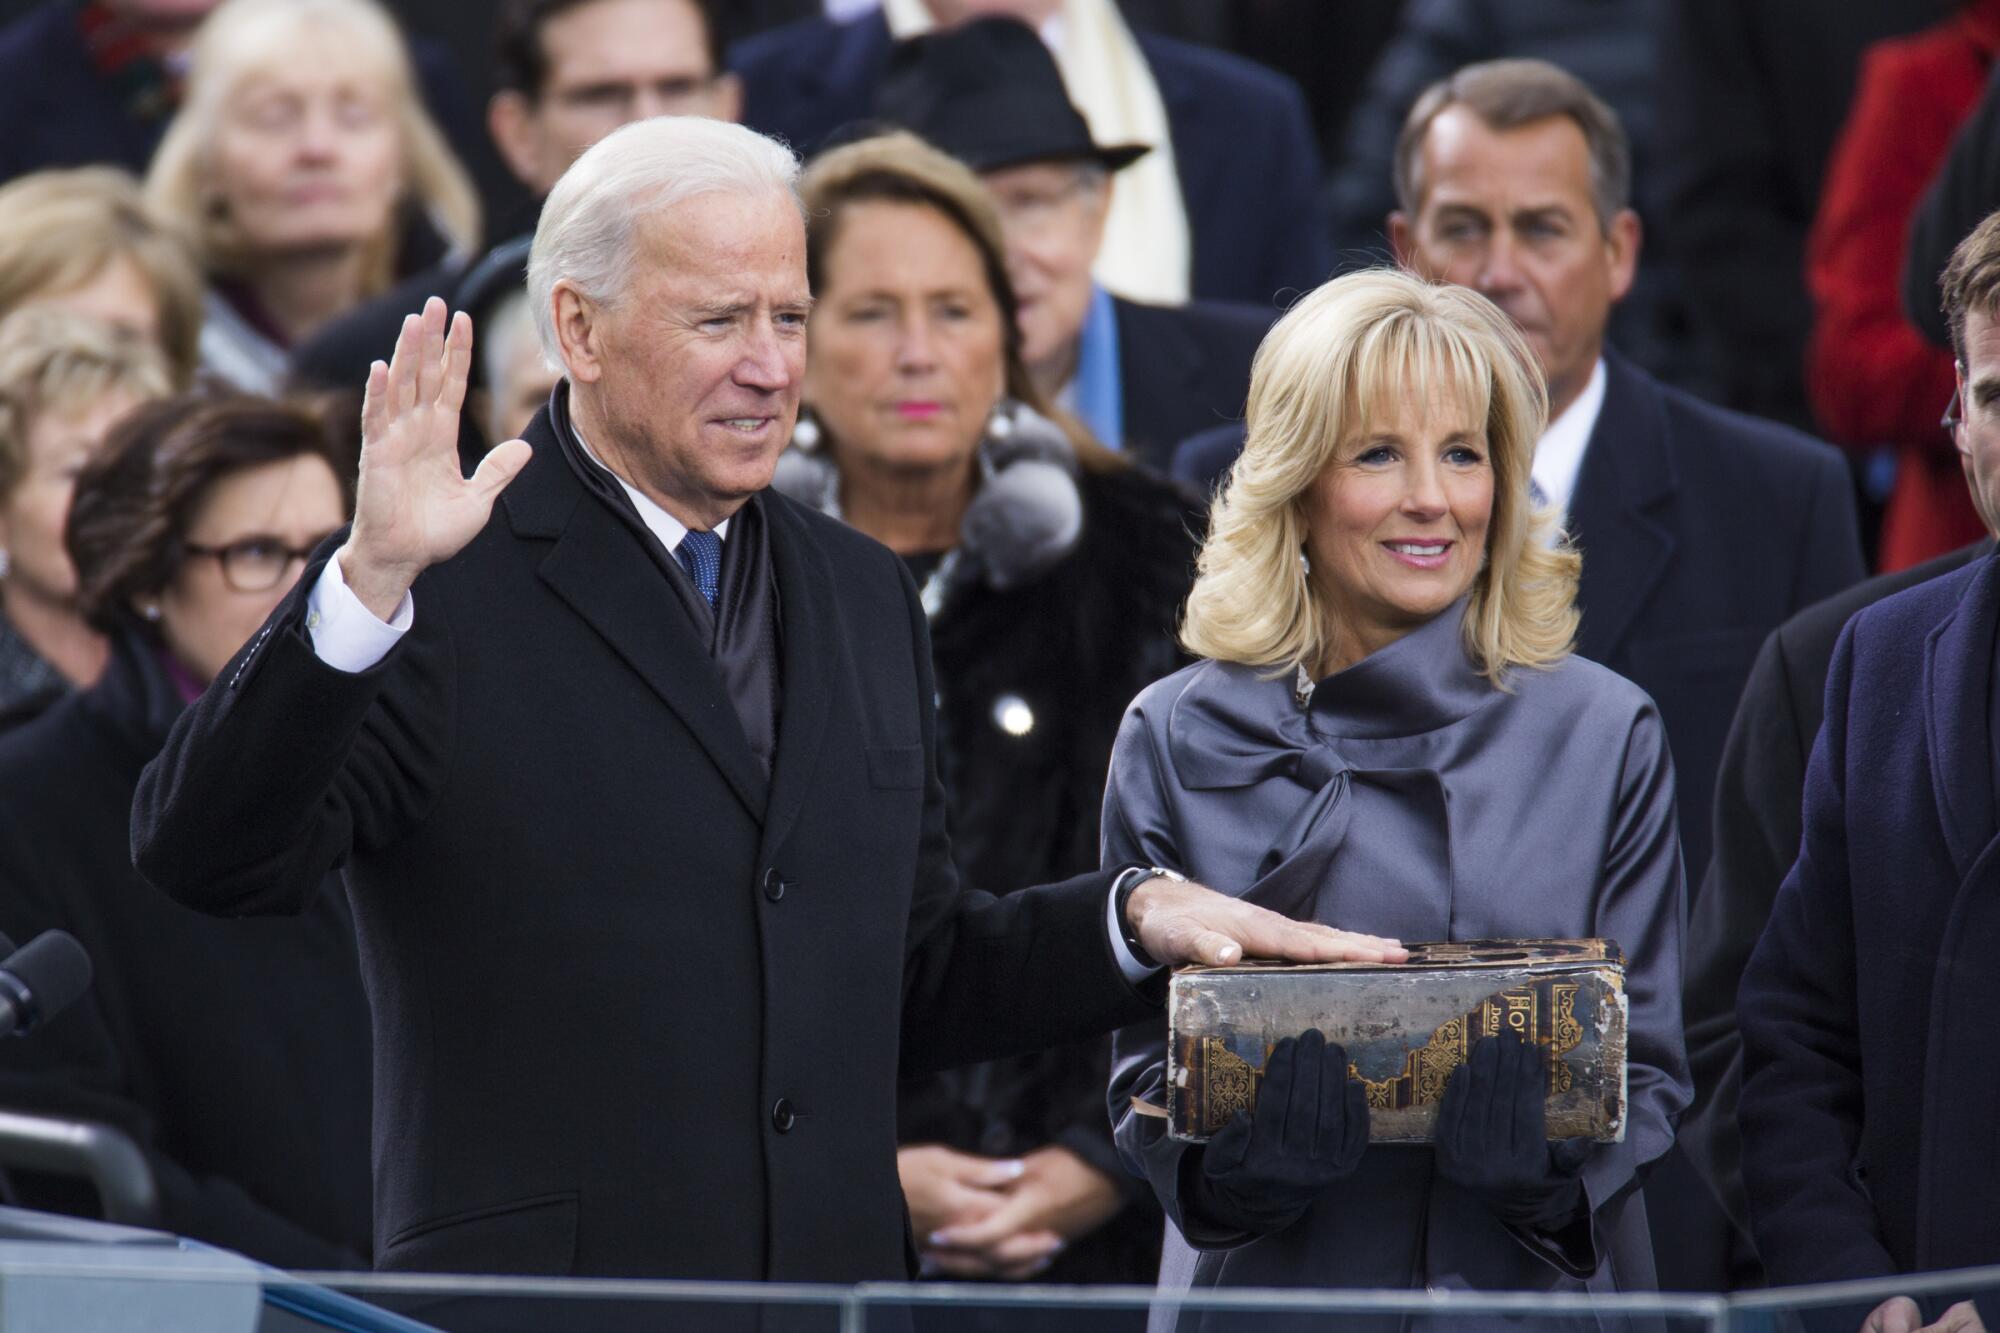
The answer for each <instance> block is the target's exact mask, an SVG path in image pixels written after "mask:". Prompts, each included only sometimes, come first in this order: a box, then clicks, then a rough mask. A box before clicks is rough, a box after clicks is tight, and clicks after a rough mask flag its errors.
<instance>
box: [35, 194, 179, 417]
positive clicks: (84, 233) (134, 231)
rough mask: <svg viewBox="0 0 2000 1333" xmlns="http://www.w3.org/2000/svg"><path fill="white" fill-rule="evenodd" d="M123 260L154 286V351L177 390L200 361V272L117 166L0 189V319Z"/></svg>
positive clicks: (89, 279)
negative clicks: (156, 344) (157, 337)
mask: <svg viewBox="0 0 2000 1333" xmlns="http://www.w3.org/2000/svg"><path fill="white" fill-rule="evenodd" d="M120 259H125V260H129V261H131V263H132V266H133V267H134V268H137V269H138V270H139V272H140V273H141V274H142V275H143V276H144V277H145V279H146V281H147V282H148V283H149V284H150V285H151V286H152V289H153V297H154V300H155V301H156V302H157V303H158V305H159V314H160V348H161V350H162V351H164V352H165V353H166V355H167V362H168V365H169V366H170V367H171V368H172V370H173V377H174V383H175V385H177V386H180V385H185V384H187V383H188V382H189V381H190V380H191V379H192V378H193V377H194V370H195V366H196V365H197V364H198V363H199V361H200V351H199V345H200V342H201V318H202V310H201V274H200V273H199V272H197V271H196V269H195V265H194V260H193V258H192V256H190V255H189V254H188V250H187V247H186V246H185V245H184V244H182V242H181V240H180V238H179V237H177V236H175V235H173V234H172V233H171V232H170V231H168V230H167V228H165V227H163V226H162V225H160V223H159V221H158V220H157V219H155V218H154V217H153V215H152V214H151V213H150V212H149V211H148V210H147V208H146V203H145V200H144V199H143V198H142V197H141V196H140V194H139V182H138V181H137V180H136V179H135V178H134V177H133V176H132V175H131V174H129V173H128V172H125V171H121V170H119V169H118V168H116V167H74V168H70V169H68V170H59V171H37V172H34V173H32V174H31V175H27V176H22V177H20V178H19V179H17V180H13V181H9V182H8V183H7V184H6V185H4V186H0V315H4V314H5V313H6V312H8V311H10V310H12V309H13V308H14V307H15V306H17V305H19V304H20V303H21V302H23V301H26V300H28V299H29V298H31V297H34V296H38V295H40V294H42V293H44V292H48V293H58V294H59V293H62V292H66V291H70V290H72V289H74V288H77V287H81V286H83V285H84V284H85V283H88V282H90V281H91V280H93V279H94V278H96V277H97V276H98V275H99V274H101V273H103V272H104V270H105V268H106V267H107V266H109V265H110V264H112V263H114V262H116V261H117V260H120Z"/></svg>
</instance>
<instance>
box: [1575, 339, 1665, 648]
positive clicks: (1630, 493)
mask: <svg viewBox="0 0 2000 1333" xmlns="http://www.w3.org/2000/svg"><path fill="white" fill-rule="evenodd" d="M1604 373H1605V386H1604V408H1603V410H1602V411H1600V412H1599V413H1598V414H1597V426H1596V429H1594V430H1592V431H1591V433H1590V447H1589V449H1588V450H1587V451H1586V452H1585V454H1584V457H1583V469H1582V471H1581V472H1579V473H1578V474H1577V479H1576V493H1575V495H1573V496H1572V497H1571V499H1570V507H1569V513H1570V529H1571V535H1572V537H1574V539H1575V540H1576V543H1577V546H1578V547H1579V548H1580V549H1581V550H1582V552H1583V573H1582V576H1581V578H1580V580H1579V586H1578V590H1577V602H1578V604H1579V605H1581V606H1582V607H1583V609H1584V610H1583V624H1582V627H1581V629H1580V631H1579V634H1578V639H1577V651H1578V652H1579V653H1580V654H1581V655H1583V656H1584V657H1588V658H1590V659H1592V660H1593V661H1598V662H1605V661H1609V660H1610V659H1611V658H1612V657H1613V655H1614V654H1616V653H1617V651H1618V650H1619V649H1620V648H1621V647H1623V646H1624V640H1625V636H1626V635H1627V634H1628V633H1629V632H1630V630H1631V628H1632V624H1633V621H1634V620H1635V619H1636V618H1637V616H1638V614H1639V611H1640V609H1641V608H1642V607H1643V606H1644V605H1645V602H1646V599H1647V598H1648V597H1649V596H1651V595H1652V592H1653V589H1654V588H1655V587H1656V586H1657V585H1658V584H1659V582H1660V580H1661V579H1662V578H1663V577H1665V575H1666V572H1667V567H1668V566H1669V565H1670V564H1671V563H1672V561H1673V558H1674V553H1675V550H1676V547H1677V545H1678V543H1677V541H1676V539H1675V536H1674V532H1673V529H1672V528H1671V527H1670V526H1669V525H1668V524H1667V522H1666V521H1665V518H1664V515H1663V513H1662V511H1663V510H1665V509H1666V508H1668V507H1669V506H1670V505H1671V504H1672V503H1673V501H1674V498H1675V497H1676V495H1677V494H1678V493H1679V491H1680V477H1679V474H1678V472H1677V471H1676V469H1675V467H1674V457H1673V449H1672V442H1671V440H1670V439H1669V437H1668V433H1667V423H1666V404H1665V400H1664V399H1663V398H1662V396H1661V394H1660V390H1659V387H1658V386H1657V385H1655V384H1654V383H1653V382H1652V381H1651V380H1650V379H1649V378H1648V377H1647V375H1646V374H1645V372H1644V371H1642V370H1640V369H1638V368H1637V367H1636V366H1633V365H1632V364H1630V363H1629V362H1627V361H1626V360H1625V359H1624V358H1623V357H1620V356H1619V355H1618V354H1617V353H1616V352H1614V351H1612V349H1611V348H1609V347H1606V348H1605V349H1604Z"/></svg>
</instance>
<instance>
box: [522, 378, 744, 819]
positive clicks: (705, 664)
mask: <svg viewBox="0 0 2000 1333" xmlns="http://www.w3.org/2000/svg"><path fill="white" fill-rule="evenodd" d="M527 440H528V443H529V444H530V445H532V446H533V448H534V451H535V452H534V457H533V459H532V460H531V461H530V463H529V464H528V470H527V471H526V472H525V473H523V474H522V475H521V476H520V477H518V478H516V480H515V482H514V484H513V485H512V486H509V487H508V488H507V491H506V493H505V495H504V496H503V497H502V503H503V504H505V505H506V506H507V510H508V514H509V517H510V519H511V520H512V523H513V527H514V531H515V533H516V534H517V535H519V536H522V537H554V538H555V546H554V548H553V549H552V550H550V552H549V554H548V556H547V557H546V558H545V559H543V561H542V564H541V568H540V570H539V573H540V574H541V577H542V581H543V582H545V583H547V584H548V585H549V587H550V589H551V590H552V591H554V593H555V594H556V596H557V597H559V598H561V599H562V600H563V601H564V602H566V603H567V604H568V605H569V607H570V609H571V610H573V611H575V612H576V614H577V615H578V616H580V617H582V618H583V620H584V621H585V623H587V624H588V625H589V626H590V627H591V628H592V629H593V630H595V631H596V632H597V634H598V636H599V637H600V638H602V639H603V640H604V641H605V643H607V644H608V645H610V647H611V650H612V651H613V652H615V653H616V654H617V655H618V656H619V657H620V658H622V659H623V660H624V662H625V664H626V665H627V666H629V667H631V668H632V670H633V671H635V672H637V673H638V674H639V677H640V679H642V680H644V681H645V682H646V684H647V685H648V686H649V687H651V689H652V690H653V692H654V693H655V694H657V695H659V696H660V698H661V700H662V701H663V702H665V703H666V705H667V706H668V707H669V708H671V709H673V710H674V713H675V715H676V716H678V717H679V718H680V719H681V721H682V723H683V724H685V725H686V726H687V728H688V730H689V731H691V732H693V733H694V736H695V739H696V740H697V741H699V742H700V743H701V747H702V749H703V750H705V751H707V753H708V757H709V759H710V760H711V761H712V762H713V763H714V764H715V766H716V768H717V769H718V770H720V772H721V773H722V776H723V777H724V778H725V779H726V780H727V781H728V783H729V786H730V788H731V790H733V791H734V792H735V793H736V796H737V799H739V800H741V801H742V802H743V806H744V808H745V809H746V810H748V811H749V812H750V816H751V818H753V819H758V820H761V819H763V817H764V804H765V797H766V786H765V782H764V775H763V773H762V772H761V771H760V770H759V769H758V767H757V758H756V756H755V755H754V754H752V753H751V751H750V742H749V741H748V740H747V739H746V738H745V737H744V735H743V724H742V723H741V722H739V721H737V719H736V711H735V709H733V708H732V707H730V703H729V697H728V695H727V694H725V693H724V692H723V688H722V682H721V681H720V680H719V679H718V678H717V676H716V672H715V666H714V664H713V663H712V662H711V661H710V660H709V657H708V652H707V650H706V649H705V648H703V646H702V645H701V643H700V641H699V640H698V639H697V638H696V637H695V633H694V627H693V626H692V625H690V624H689V623H688V618H687V612H686V611H684V610H683V609H682V608H681V606H680V603H679V602H678V601H677V600H676V599H675V598H674V596H673V594H672V592H671V590H669V589H666V588H663V587H660V586H658V583H659V580H660V579H661V578H663V577H664V576H663V575H661V574H659V573H658V572H657V571H655V570H654V569H653V568H652V567H651V562H652V556H651V554H650V553H649V552H647V551H646V549H645V548H644V547H642V546H641V545H640V544H639V543H640V541H641V538H640V536H639V534H638V533H636V532H635V531H633V530H632V528H631V527H630V526H628V525H627V524H626V523H624V522H623V521H622V520H620V519H619V517H618V516H617V515H616V514H614V513H612V512H611V510H610V509H609V508H607V507H606V506H605V505H603V504H602V503H600V502H598V501H597V500H595V499H593V498H592V497H590V496H589V495H588V494H586V493H585V491H584V489H583V484H582V483H581V482H579V481H578V480H577V479H576V477H575V475H574V474H572V473H571V472H570V470H569V464H568V463H567V462H566V461H565V460H564V458H563V457H562V447H561V445H560V444H559V443H558V442H557V440H556V438H555V434H554V431H553V430H552V429H551V428H550V427H549V425H548V412H547V409H546V408H545V409H543V412H542V415H540V416H538V417H537V418H536V419H535V422H534V425H533V426H531V427H530V428H529V430H528V432H527Z"/></svg>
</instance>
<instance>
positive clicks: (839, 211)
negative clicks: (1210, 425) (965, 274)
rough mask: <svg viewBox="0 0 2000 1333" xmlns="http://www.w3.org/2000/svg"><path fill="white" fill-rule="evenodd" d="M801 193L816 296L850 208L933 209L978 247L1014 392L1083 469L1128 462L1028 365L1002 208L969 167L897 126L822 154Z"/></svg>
mask: <svg viewBox="0 0 2000 1333" xmlns="http://www.w3.org/2000/svg"><path fill="white" fill-rule="evenodd" d="M801 190H802V193H803V194H804V196H805V205H806V217H807V229H806V278H807V280H808V281H809V282H810V283H811V284H812V289H813V295H814V296H815V297H818V296H822V295H824V294H825V292H826V285H827V271H826V265H827V256H828V254H829V252H831V250H832V249H833V246H834V243H835V242H836V241H838V240H839V239H840V234H841V229H842V228H843V227H844V226H845V225H846V220H845V214H846V212H847V210H848V209H849V208H851V207H853V206H854V205H856V204H864V203H893V204H909V205H912V206H914V207H917V208H928V209H930V210H931V211H932V212H934V213H937V214H938V215H939V216H941V217H943V218H944V219H945V221H947V222H949V223H951V225H952V226H953V227H955V228H956V229H957V230H958V231H959V232H960V234H962V235H963V236H964V237H965V239H966V240H968V241H970V242H971V243H972V248H973V249H974V250H976V251H978V252H979V266H980V269H981V271H982V272H983V273H984V274H985V277H986V286H987V290H988V292H989V294H990V295H991V296H992V297H993V304H994V306H995V308H996V309H997V310H998V312H999V315H1000V336H1001V346H1002V349H1003V350H1002V355H1003V356H1004V357H1005V358H1006V363H1007V364H1006V386H1007V395H1008V397H1010V398H1013V399H1014V400H1015V401H1016V402H1019V403H1023V404H1025V405H1026V406H1028V407H1029V408H1031V409H1033V410H1034V411H1035V412H1037V413H1039V414H1041V415H1042V416H1044V417H1047V418H1048V419H1049V420H1051V421H1054V422H1055V423H1056V424H1057V425H1058V426H1059V427H1060V428H1061V429H1062V431H1063V433H1064V434H1065V435H1067V436H1068V437H1069V440H1070V444H1071V446H1072V447H1073V448H1074V449H1075V450H1076V457H1077V462H1078V463H1079V464H1080V465H1082V466H1083V467H1084V468H1086V469H1088V470H1090V471H1093V472H1103V471H1107V470H1110V469H1115V468H1120V467H1125V466H1128V463H1127V460H1126V459H1124V458H1123V457H1122V456H1121V455H1119V454H1116V453H1113V452H1112V451H1111V450H1109V449H1107V448H1105V447H1104V446H1103V445H1102V444H1099V443H1098V442H1097V441H1096V440H1095V439H1094V438H1092V437H1091V435H1090V432H1089V431H1087V430H1086V429H1084V427H1083V426H1082V424H1081V423H1080V422H1078V421H1077V420H1076V419H1075V418H1074V417H1073V416H1071V415H1070V414H1069V413H1067V412H1063V411H1060V410H1059V409H1057V408H1056V407H1055V405H1054V404H1052V403H1050V402H1049V401H1048V399H1047V398H1046V397H1045V396H1044V395H1043V394H1042V391H1041V390H1040V389H1038V388H1036V387H1035V382H1034V380H1033V379H1032V378H1031V377H1030V376H1029V374H1028V367H1027V363H1026V362H1025V361H1023V360H1022V359H1021V327H1020V320H1019V317H1018V316H1019V307H1020V302H1019V300H1018V298H1017V297H1016V296H1015V295H1014V282H1013V279H1011V278H1009V277H1008V276H1007V248H1006V242H1005V240H1004V234H1003V233H1002V231H1001V229H1000V211H999V209H998V208H997V207H996V206H995V205H994V203H993V196H992V194H991V193H990V192H989V191H988V190H987V188H986V186H985V185H984V184H983V183H982V182H981V181H980V179H979V177H978V176H977V175H975V174H974V173H973V171H972V169H971V168H970V167H968V166H966V165H965V164H964V163H963V162H960V161H959V160H958V159H957V158H955V157H952V156H951V155H950V154H948V153H945V152H942V151H940V150H939V149H936V148H933V147H932V146H931V145H929V144H927V143H925V142H924V141H923V140H922V139H920V138H918V137H917V136H916V135H914V134H911V133H909V132H908V131H905V130H897V131H895V132H893V133H888V134H878V135H874V136H872V137H870V138H866V139H858V140H856V141H854V142H853V143H849V144H843V145H842V146H840V147H839V148H833V149H829V150H828V151H826V152H824V153H821V154H820V155H819V156H818V157H816V158H814V159H813V162H812V165H811V166H810V167H808V168H807V169H806V174H805V180H804V182H803V183H802V186H801ZM836 443H838V442H837V441H836Z"/></svg>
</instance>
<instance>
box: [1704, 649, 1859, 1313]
mask: <svg viewBox="0 0 2000 1333" xmlns="http://www.w3.org/2000/svg"><path fill="white" fill-rule="evenodd" d="M1853 677H1854V626H1853V625H1852V624H1850V625H1849V626H1848V627H1847V628H1846V629H1844V630H1842V631H1841V635H1840V643H1839V645H1838V646H1837V647H1836V648H1835V649H1834V654H1833V666H1832V669H1831V670H1830V671H1829V672H1828V673H1827V681H1826V721H1825V722H1824V723H1823V724H1822V725H1821V727H1820V731H1819V739H1818V741H1816V742H1815V743H1814V745H1813V751H1812V759H1811V760H1810V761H1809V763H1808V764H1807V767H1806V788H1805V811H1804V817H1805V831H1804V834H1803V836H1802V837H1801V839H1800V842H1799V856H1798V861H1797V862H1796V863H1795V864H1794V865H1793V866H1792V870H1791V873H1790V874H1789V875H1787V876H1786V877H1785V882H1784V885H1783V887H1781V888H1780V889H1779V890H1778V900H1777V902H1776V904H1775V905H1774V906H1773V907H1772V909H1771V920H1770V924H1769V925H1767V926H1766V927H1765V929H1764V934H1763V937H1762V938H1761V939H1760V940H1758V942H1757V948H1756V950H1755V952H1753V953H1752V954H1751V956H1750V966H1749V968H1748V969H1747V970H1746V971H1745V972H1744V974H1743V981H1742V985H1741V986H1740V988H1739V990H1738V999H1737V1015H1736V1016H1737V1023H1738V1025H1739V1027H1740V1028H1741V1029H1742V1034H1743V1098H1742V1102H1741V1104H1740V1105H1739V1107H1738V1111H1737V1116H1738V1120H1739V1123H1740V1126H1741V1128H1742V1131H1743V1184H1744V1189H1745V1191H1746V1193H1747V1194H1748V1196H1749V1204H1750V1222H1751V1226H1752V1229H1753V1232H1754V1234H1755V1237H1756V1241H1757V1250H1758V1253H1759V1254H1760V1255H1761V1256H1762V1257H1763V1260H1764V1263H1765V1266H1766V1268H1767V1269H1768V1270H1769V1271H1770V1274H1771V1278H1772V1280H1773V1281H1776V1282H1803V1281H1819V1280H1823V1279H1825V1278H1828V1277H1834V1276H1838V1277H1842V1278H1864V1277H1883V1276H1888V1275H1890V1274H1893V1273H1894V1272H1895V1271H1896V1265H1895V1262H1894V1260H1893V1259H1891V1257H1890V1255H1889V1252H1888V1250H1887V1249H1886V1248H1885V1247H1884V1246H1883V1244H1882V1241H1881V1237H1880V1234H1879V1232H1878V1230H1877V1226H1876V1220H1875V1210H1874V1207H1873V1206H1872V1204H1871V1203H1870V1202H1869V1199H1868V1196H1867V1194H1866V1193H1865V1192H1864V1189H1863V1187H1862V1185H1861V1184H1860V1182H1858V1181H1857V1180H1856V1179H1855V1176H1854V1172H1853V1169H1852V1167H1853V1162H1854V1159H1855V1154H1856V1151H1857V1149H1858V1147H1859V1144H1860V1141H1861V1113H1862V1085H1861V1039H1860V1031H1859V1019H1858V1013H1857V1000H1856V997H1855V992H1854V978H1855V947H1854V945H1855V941H1854V913H1853V902H1852V897H1851V890H1850V883H1849V878H1848V862H1847V832H1846V830H1847V814H1846V802H1847V793H1846V773H1847V719H1848V708H1849V700H1850V698H1851V697H1852V689H1853V683H1854V681H1853Z"/></svg>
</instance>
